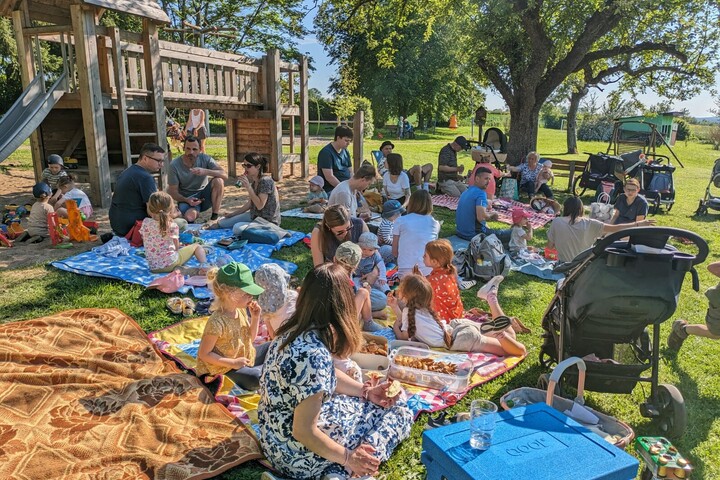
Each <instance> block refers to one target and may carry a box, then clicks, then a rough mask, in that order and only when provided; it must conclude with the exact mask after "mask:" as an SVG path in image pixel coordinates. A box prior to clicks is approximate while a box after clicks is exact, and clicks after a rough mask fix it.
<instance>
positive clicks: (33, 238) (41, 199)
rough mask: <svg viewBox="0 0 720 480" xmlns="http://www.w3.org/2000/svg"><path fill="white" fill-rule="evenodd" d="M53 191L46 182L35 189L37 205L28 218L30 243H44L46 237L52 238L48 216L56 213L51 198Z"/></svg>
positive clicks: (40, 183) (34, 205) (37, 184)
mask: <svg viewBox="0 0 720 480" xmlns="http://www.w3.org/2000/svg"><path fill="white" fill-rule="evenodd" d="M51 196H52V189H51V188H50V185H48V184H47V183H45V182H38V183H36V184H35V186H34V187H33V197H35V199H36V200H35V203H34V204H33V207H32V209H31V210H30V216H29V217H28V223H27V228H26V230H27V232H28V234H29V235H30V238H29V239H28V241H29V242H30V243H39V242H42V241H43V239H44V238H45V237H48V236H50V233H49V231H48V219H47V217H48V214H50V213H55V209H54V208H53V207H52V205H50V203H49V202H50V197H51Z"/></svg>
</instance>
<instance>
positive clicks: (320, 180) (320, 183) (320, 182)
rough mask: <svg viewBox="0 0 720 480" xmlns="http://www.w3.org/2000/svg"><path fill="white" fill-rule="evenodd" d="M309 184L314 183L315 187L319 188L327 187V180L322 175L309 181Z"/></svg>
mask: <svg viewBox="0 0 720 480" xmlns="http://www.w3.org/2000/svg"><path fill="white" fill-rule="evenodd" d="M308 182H309V183H312V184H313V185H317V186H318V187H324V186H325V180H324V179H323V178H322V177H321V176H320V175H315V176H314V177H312V178H311V179H310V180H308Z"/></svg>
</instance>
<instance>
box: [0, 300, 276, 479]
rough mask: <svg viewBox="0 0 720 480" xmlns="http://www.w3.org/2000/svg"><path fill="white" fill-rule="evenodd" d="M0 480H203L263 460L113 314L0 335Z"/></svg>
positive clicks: (94, 313)
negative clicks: (0, 479)
mask: <svg viewBox="0 0 720 480" xmlns="http://www.w3.org/2000/svg"><path fill="white" fill-rule="evenodd" d="M0 357H1V358H2V362H0V455H2V462H0V478H17V479H38V478H43V479H48V478H54V479H61V478H62V479H89V478H102V479H112V478H117V479H121V478H123V479H124V478H128V479H129V478H132V479H173V480H180V479H201V478H210V477H212V476H215V475H218V474H220V473H221V472H223V471H225V470H227V469H229V468H231V467H234V466H236V465H239V464H241V463H243V462H246V461H248V460H252V459H257V458H260V457H261V456H262V455H261V452H260V448H259V446H258V444H257V441H256V439H255V436H254V435H253V433H252V431H251V430H248V429H247V428H245V427H244V426H243V425H242V424H241V423H240V422H238V421H237V419H236V418H235V417H233V416H232V415H230V414H229V412H228V411H227V410H226V409H225V408H224V407H223V406H222V405H220V404H218V403H217V402H215V400H214V399H213V398H212V396H211V395H210V393H209V391H208V390H207V388H205V387H204V386H203V385H202V384H201V383H200V381H199V380H198V379H197V378H195V377H194V376H192V375H188V374H185V373H182V372H181V371H180V370H178V368H177V367H176V366H175V365H174V364H173V362H171V361H168V360H167V359H164V358H163V357H162V356H161V355H160V354H158V352H157V350H155V349H154V348H153V346H152V344H151V343H150V342H148V340H147V337H146V335H145V333H144V332H143V331H142V329H141V328H140V327H139V326H138V325H137V324H136V323H135V321H133V319H132V318H130V317H128V316H127V315H125V314H124V313H122V312H120V311H119V310H104V309H84V310H71V311H66V312H61V313H58V314H55V315H51V316H48V317H44V318H39V319H35V320H28V321H24V322H15V323H8V324H5V325H2V326H0Z"/></svg>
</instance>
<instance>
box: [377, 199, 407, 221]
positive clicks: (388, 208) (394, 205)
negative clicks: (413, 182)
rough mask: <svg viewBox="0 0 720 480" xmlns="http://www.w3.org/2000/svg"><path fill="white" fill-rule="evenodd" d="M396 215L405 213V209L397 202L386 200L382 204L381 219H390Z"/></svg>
mask: <svg viewBox="0 0 720 480" xmlns="http://www.w3.org/2000/svg"><path fill="white" fill-rule="evenodd" d="M398 213H400V214H402V213H405V208H404V207H403V206H402V205H401V204H400V202H398V201H397V200H388V201H387V202H385V203H383V209H382V217H383V218H390V217H392V216H394V215H397V214H398Z"/></svg>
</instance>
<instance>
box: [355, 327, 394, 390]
mask: <svg viewBox="0 0 720 480" xmlns="http://www.w3.org/2000/svg"><path fill="white" fill-rule="evenodd" d="M362 336H363V340H364V341H365V344H367V345H370V346H371V348H370V349H369V350H370V351H376V350H377V351H380V350H379V349H382V350H384V351H385V352H387V351H388V341H387V338H385V337H381V336H379V335H372V334H370V333H367V332H363V334H362ZM378 347H379V348H378ZM363 350H368V349H367V348H365V347H363ZM363 350H361V351H360V352H358V353H354V354H353V355H351V356H350V359H351V360H353V361H354V362H355V363H357V364H358V366H359V367H360V370H362V373H363V380H367V377H368V374H370V373H371V372H377V373H379V374H381V375H382V376H383V377H384V376H385V375H387V370H388V367H389V366H390V361H389V360H388V357H387V355H382V354H380V353H368V352H367V351H363Z"/></svg>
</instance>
